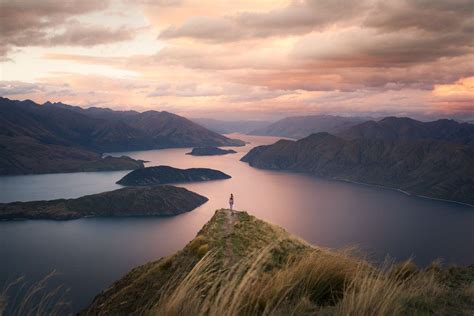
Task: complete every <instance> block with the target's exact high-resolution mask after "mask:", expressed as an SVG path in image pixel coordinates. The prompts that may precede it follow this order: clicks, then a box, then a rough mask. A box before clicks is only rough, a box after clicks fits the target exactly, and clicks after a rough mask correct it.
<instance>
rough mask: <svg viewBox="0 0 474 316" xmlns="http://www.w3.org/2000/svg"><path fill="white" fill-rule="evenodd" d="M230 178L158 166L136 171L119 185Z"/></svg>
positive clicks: (216, 172) (211, 171) (200, 170)
mask: <svg viewBox="0 0 474 316" xmlns="http://www.w3.org/2000/svg"><path fill="white" fill-rule="evenodd" d="M230 178H231V176H229V175H228V174H225V173H223V172H221V171H219V170H214V169H207V168H190V169H178V168H173V167H170V166H157V167H147V168H143V169H137V170H134V171H132V172H130V173H128V174H127V175H125V176H124V177H123V178H122V179H120V180H119V181H117V184H121V185H127V186H148V185H160V184H170V183H185V182H202V181H210V180H224V179H230Z"/></svg>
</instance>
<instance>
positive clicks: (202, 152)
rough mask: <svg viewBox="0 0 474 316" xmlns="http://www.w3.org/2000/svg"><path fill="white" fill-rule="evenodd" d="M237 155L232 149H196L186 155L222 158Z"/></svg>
mask: <svg viewBox="0 0 474 316" xmlns="http://www.w3.org/2000/svg"><path fill="white" fill-rule="evenodd" d="M235 153H237V152H236V151H235V150H232V149H222V148H219V147H196V148H193V150H191V152H189V153H186V155H191V156H220V155H227V154H235Z"/></svg>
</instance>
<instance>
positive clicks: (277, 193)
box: [0, 135, 474, 311]
mask: <svg viewBox="0 0 474 316" xmlns="http://www.w3.org/2000/svg"><path fill="white" fill-rule="evenodd" d="M231 136H232V137H235V138H240V139H243V140H246V141H248V142H250V143H249V144H248V145H246V146H245V147H241V148H237V149H235V148H234V149H235V150H237V151H238V153H237V154H232V155H225V156H214V157H194V156H189V155H185V153H186V152H188V151H189V149H165V150H150V151H137V152H129V153H114V155H121V154H126V155H129V156H131V157H133V158H137V159H143V160H147V161H149V163H147V164H146V165H147V166H152V165H170V166H173V167H179V168H190V167H208V168H213V169H218V170H221V171H223V172H225V173H228V174H229V175H231V176H232V179H229V180H220V181H210V182H204V183H193V184H183V185H179V186H183V187H186V188H187V189H189V190H192V191H194V192H197V193H199V194H202V195H204V196H206V197H208V198H209V201H208V202H207V203H206V204H204V205H202V206H201V207H199V208H197V209H196V210H194V211H192V212H189V213H186V214H182V215H178V216H175V217H168V218H88V219H79V220H73V221H64V222H57V221H47V220H39V221H31V220H30V221H16V222H0V288H1V287H2V285H3V284H5V282H7V281H8V280H10V281H11V280H13V279H14V278H15V277H18V276H21V275H24V276H26V278H27V279H28V280H33V281H34V280H38V279H39V278H41V277H43V276H45V275H46V274H47V273H48V272H50V271H52V270H53V269H55V270H56V271H58V272H60V273H61V275H59V276H57V277H56V278H57V282H60V283H63V284H64V285H65V286H67V287H69V288H70V293H69V298H70V299H71V300H72V307H73V309H74V310H75V311H77V310H80V309H81V308H83V307H85V306H86V305H87V304H88V303H89V302H90V301H91V300H92V298H93V297H94V296H95V295H96V294H97V293H99V292H100V291H101V290H103V289H105V288H107V287H108V286H109V285H110V284H111V283H112V282H113V281H115V280H117V279H119V278H120V277H121V276H123V275H124V274H125V273H126V272H127V271H129V270H130V269H131V268H133V267H135V266H137V265H140V264H143V263H146V262H148V261H150V260H155V259H158V258H160V257H162V256H166V255H169V254H172V253H174V252H175V251H177V250H179V249H181V248H182V247H183V246H184V245H185V244H186V243H187V242H188V241H190V240H191V239H192V238H193V237H194V236H195V235H196V233H197V232H198V231H199V229H200V228H201V227H202V226H203V225H204V224H205V223H206V222H207V221H208V220H209V218H210V217H211V216H212V215H213V214H214V211H215V210H216V209H218V208H223V207H227V206H228V205H227V202H228V197H229V195H230V193H233V194H234V196H235V205H234V207H235V208H236V209H238V210H245V211H248V212H249V213H250V214H252V215H255V216H257V217H259V218H261V219H264V220H267V221H269V222H272V223H275V224H277V225H281V226H283V227H284V228H285V229H287V230H288V231H290V232H291V233H294V234H296V235H298V236H299V237H301V238H303V239H305V240H307V241H308V242H310V243H312V244H314V245H318V246H322V247H329V248H341V247H348V246H357V247H359V248H360V249H361V250H362V251H363V252H364V253H367V254H368V256H369V258H371V259H372V260H374V261H381V260H383V259H384V258H385V257H386V256H387V255H390V256H391V257H392V258H395V259H397V260H404V259H407V258H410V257H413V259H414V260H415V261H416V262H417V263H418V264H419V265H427V264H429V263H430V262H431V261H433V260H434V259H436V258H443V259H444V262H445V263H454V264H459V265H467V264H472V263H474V252H473V251H472V249H474V234H473V233H472V229H473V227H474V208H472V207H468V206H463V205H459V204H455V203H449V202H441V201H435V200H429V199H423V198H418V197H413V196H407V195H404V194H402V193H400V192H397V191H393V190H388V189H381V188H375V187H370V186H364V185H357V184H350V183H344V182H339V181H331V180H325V179H318V178H314V177H310V176H306V175H302V174H294V173H287V172H276V171H268V170H259V169H255V168H252V167H249V166H248V165H247V164H246V163H243V162H240V161H239V159H240V158H241V157H242V156H243V155H244V154H245V153H246V152H248V150H249V149H251V148H252V147H254V146H256V145H260V144H268V143H273V142H275V141H276V140H277V138H274V137H257V136H246V135H231ZM127 173H128V172H127V171H119V172H91V173H73V174H48V175H29V176H5V177H0V202H12V201H31V200H41V199H54V198H72V197H79V196H82V195H86V194H91V193H98V192H103V191H108V190H113V189H117V188H120V187H121V186H119V185H117V184H115V182H116V181H118V180H119V179H120V178H121V177H122V176H124V175H125V174H127Z"/></svg>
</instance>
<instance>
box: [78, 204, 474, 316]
mask: <svg viewBox="0 0 474 316" xmlns="http://www.w3.org/2000/svg"><path fill="white" fill-rule="evenodd" d="M473 281H474V266H471V267H450V268H449V269H443V268H442V267H440V266H439V265H438V264H433V265H432V266H430V267H429V268H427V269H418V268H417V267H416V265H415V264H414V263H413V262H411V261H407V262H402V263H400V264H395V265H388V264H387V265H385V266H384V268H383V269H379V268H377V266H374V265H372V264H371V263H370V262H368V261H366V260H364V259H361V258H360V257H358V256H356V255H355V254H351V253H349V252H348V251H338V250H328V249H324V248H319V247H314V246H312V245H310V244H308V243H306V242H305V241H303V240H301V239H300V238H297V237H295V236H293V235H291V234H289V233H288V232H286V231H285V230H284V229H282V228H280V227H277V226H275V225H272V224H269V223H266V222H264V221H262V220H259V219H257V218H255V217H253V216H251V215H249V214H247V213H246V212H238V211H230V210H218V211H217V212H216V213H215V215H214V216H213V217H212V218H211V220H210V221H209V222H208V223H207V224H206V225H205V226H204V227H203V228H202V229H201V230H200V231H199V233H198V235H197V236H196V237H195V238H194V239H193V240H192V241H190V242H189V243H188V244H187V245H186V246H185V247H184V248H183V249H182V250H180V251H178V252H177V253H175V254H173V255H171V256H168V257H164V258H161V259H159V260H157V261H154V262H149V263H147V264H145V265H142V266H139V267H137V268H135V269H133V270H131V271H130V272H129V273H128V274H127V275H125V276H124V277H123V278H122V279H120V280H118V281H117V282H115V283H114V284H112V286H110V287H109V288H108V289H105V290H104V291H103V292H102V293H100V294H99V295H98V296H96V298H95V299H94V300H93V302H92V303H91V305H90V306H89V307H88V308H87V309H86V310H84V311H83V312H82V313H80V315H148V314H151V315H202V314H205V315H266V314H268V315H314V314H315V311H318V313H317V314H318V315H319V314H321V315H425V314H426V315H428V314H433V313H435V314H439V315H464V314H465V315H468V314H470V313H469V311H472V309H471V307H472V303H471V302H472V301H471V298H472V294H470V293H472V282H473ZM470 289H471V290H470ZM447 302H449V303H447ZM203 311H205V312H204V313H203Z"/></svg>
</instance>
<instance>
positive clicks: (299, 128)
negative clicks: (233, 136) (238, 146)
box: [249, 115, 367, 139]
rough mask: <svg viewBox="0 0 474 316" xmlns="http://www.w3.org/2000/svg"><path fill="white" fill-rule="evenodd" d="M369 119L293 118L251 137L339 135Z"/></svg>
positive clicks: (261, 130) (257, 131)
mask: <svg viewBox="0 0 474 316" xmlns="http://www.w3.org/2000/svg"><path fill="white" fill-rule="evenodd" d="M366 120H367V119H365V118H361V117H342V116H333V115H313V116H293V117H287V118H284V119H282V120H280V121H277V122H275V123H273V124H271V125H269V126H266V127H263V128H260V129H256V130H253V131H252V132H250V133H249V134H251V135H263V136H280V137H288V138H296V139H299V138H303V137H306V136H308V135H311V134H313V133H319V132H328V133H338V132H341V131H343V130H345V129H347V128H349V127H351V126H354V125H356V124H359V123H362V122H364V121H366Z"/></svg>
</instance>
